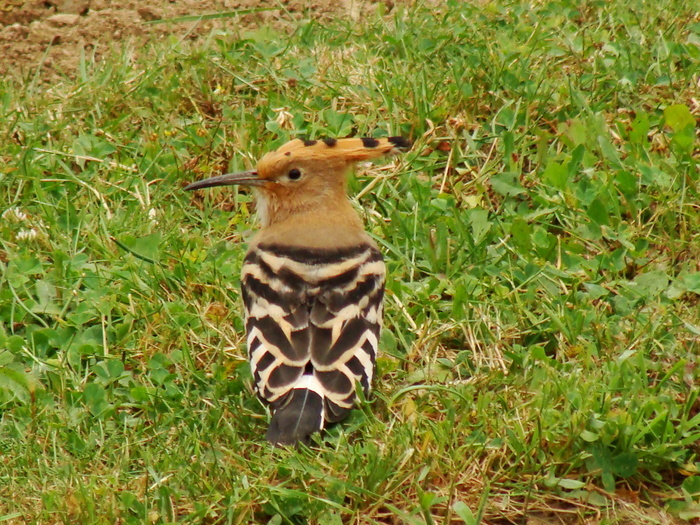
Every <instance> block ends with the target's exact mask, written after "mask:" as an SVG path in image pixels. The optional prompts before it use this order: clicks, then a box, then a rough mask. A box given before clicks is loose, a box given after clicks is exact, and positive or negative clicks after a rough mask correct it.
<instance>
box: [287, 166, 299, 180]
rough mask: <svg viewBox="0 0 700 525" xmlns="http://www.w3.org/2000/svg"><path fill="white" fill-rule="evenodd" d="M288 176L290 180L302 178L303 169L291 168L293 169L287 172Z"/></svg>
mask: <svg viewBox="0 0 700 525" xmlns="http://www.w3.org/2000/svg"><path fill="white" fill-rule="evenodd" d="M287 176H288V177H289V180H299V179H301V171H299V170H298V169H296V168H294V169H291V170H289V173H288V174H287Z"/></svg>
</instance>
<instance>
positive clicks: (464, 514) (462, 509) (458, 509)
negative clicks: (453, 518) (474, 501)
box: [452, 500, 476, 525]
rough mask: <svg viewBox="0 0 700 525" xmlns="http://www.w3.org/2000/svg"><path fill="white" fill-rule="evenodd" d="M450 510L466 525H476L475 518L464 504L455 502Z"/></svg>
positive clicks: (458, 501)
mask: <svg viewBox="0 0 700 525" xmlns="http://www.w3.org/2000/svg"><path fill="white" fill-rule="evenodd" d="M452 510H453V511H454V513H455V514H457V516H458V517H459V519H461V520H462V521H463V522H464V523H465V524H466V525H476V517H475V516H474V513H473V512H472V509H470V508H469V507H468V506H467V504H466V503H464V502H463V501H460V500H457V501H455V502H454V504H453V505H452Z"/></svg>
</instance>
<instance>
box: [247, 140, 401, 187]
mask: <svg viewBox="0 0 700 525" xmlns="http://www.w3.org/2000/svg"><path fill="white" fill-rule="evenodd" d="M410 147H411V143H410V141H408V140H406V139H405V138H403V137H388V138H380V139H375V138H369V137H363V138H350V139H332V138H329V139H322V140H302V139H294V140H292V141H290V142H287V143H286V144H284V145H283V146H281V147H280V148H279V149H277V150H276V151H272V152H270V153H268V154H267V155H265V156H264V157H263V158H262V159H260V162H259V163H258V168H257V171H258V173H259V174H260V176H261V178H266V174H272V173H276V172H277V171H278V170H279V169H280V168H281V167H282V166H286V165H290V164H292V163H295V162H314V163H318V164H319V165H323V164H324V163H326V164H328V165H329V167H330V166H333V167H342V166H344V165H349V164H352V163H355V162H360V161H364V160H371V159H376V158H379V157H383V156H389V155H397V154H399V153H401V152H404V151H406V150H408V149H409V148H410Z"/></svg>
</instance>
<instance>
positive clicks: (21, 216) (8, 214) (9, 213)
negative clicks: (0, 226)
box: [2, 206, 28, 222]
mask: <svg viewBox="0 0 700 525" xmlns="http://www.w3.org/2000/svg"><path fill="white" fill-rule="evenodd" d="M2 218H3V220H6V221H12V222H24V221H26V220H27V218H28V216H27V214H26V213H24V212H23V211H22V210H20V209H19V208H18V207H17V206H14V207H12V208H7V209H6V210H5V211H4V212H2Z"/></svg>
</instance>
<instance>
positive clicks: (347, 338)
mask: <svg viewBox="0 0 700 525" xmlns="http://www.w3.org/2000/svg"><path fill="white" fill-rule="evenodd" d="M408 146H409V143H408V142H407V141H405V140H404V139H402V138H401V137H391V138H389V139H340V140H334V139H327V140H325V141H321V142H317V141H301V140H298V139H297V140H293V141H292V142H289V143H287V144H286V145H284V146H282V147H281V148H280V149H279V150H277V151H275V152H272V153H269V154H268V155H266V156H265V157H264V158H263V159H262V160H261V161H260V163H259V164H258V168H257V170H255V171H251V172H245V173H243V174H235V175H223V176H221V177H215V178H213V179H208V180H206V181H201V182H199V183H194V184H193V185H190V186H189V187H188V189H196V188H199V187H207V186H215V185H223V184H241V183H243V184H249V185H251V186H253V188H254V189H255V190H256V202H257V204H258V215H259V217H260V221H261V224H262V228H261V230H260V232H258V234H257V235H256V236H255V237H254V238H253V240H252V241H251V242H250V245H249V248H248V252H247V254H246V256H245V259H244V262H243V268H242V270H241V290H242V296H243V302H244V306H245V313H246V332H247V344H248V357H249V360H250V364H251V369H252V371H253V378H254V386H255V390H256V392H257V393H258V395H259V396H260V397H261V398H262V399H264V400H265V401H267V402H269V403H270V404H271V407H272V410H273V417H272V421H271V423H270V428H269V430H268V433H267V439H268V440H269V441H270V442H272V443H275V444H292V443H296V442H307V441H308V438H309V436H310V435H311V434H312V433H313V432H316V431H318V430H321V429H322V428H324V425H325V424H326V423H333V422H337V421H340V420H342V419H344V418H345V417H347V415H348V414H349V412H350V410H351V409H352V406H353V404H354V402H355V399H356V393H355V388H356V384H358V383H359V384H360V385H361V386H362V388H363V390H364V391H365V393H368V392H369V390H370V387H371V383H372V378H373V375H374V368H375V362H376V356H377V345H378V339H379V331H380V328H381V322H382V299H383V294H384V279H385V267H384V262H383V260H382V255H381V252H380V251H379V249H378V247H377V245H376V244H375V242H374V241H373V240H372V239H371V238H370V237H369V235H367V233H366V232H365V231H364V229H363V226H362V222H361V220H360V218H359V216H358V215H357V213H356V212H355V210H354V209H353V207H352V205H351V204H350V202H349V201H348V199H347V195H346V181H345V178H346V172H347V170H348V168H349V166H350V165H351V164H352V163H354V162H357V161H359V160H365V159H371V158H376V157H379V156H382V155H388V154H393V153H398V152H399V151H400V150H403V149H406V148H407V147H408Z"/></svg>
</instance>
